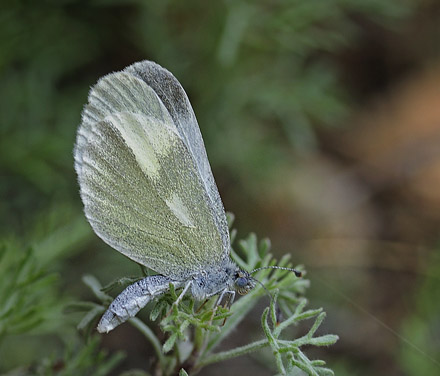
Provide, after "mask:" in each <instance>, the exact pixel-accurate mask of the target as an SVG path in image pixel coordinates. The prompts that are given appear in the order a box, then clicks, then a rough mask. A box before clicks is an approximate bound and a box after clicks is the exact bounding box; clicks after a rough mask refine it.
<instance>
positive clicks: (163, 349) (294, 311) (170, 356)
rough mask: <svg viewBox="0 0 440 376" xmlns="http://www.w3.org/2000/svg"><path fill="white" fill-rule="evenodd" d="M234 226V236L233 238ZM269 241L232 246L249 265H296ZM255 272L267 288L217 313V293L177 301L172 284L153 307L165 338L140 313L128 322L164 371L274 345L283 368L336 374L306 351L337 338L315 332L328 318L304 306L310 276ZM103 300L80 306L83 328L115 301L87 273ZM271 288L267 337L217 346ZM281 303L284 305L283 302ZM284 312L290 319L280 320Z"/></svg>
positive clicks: (196, 367)
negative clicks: (304, 325)
mask: <svg viewBox="0 0 440 376" xmlns="http://www.w3.org/2000/svg"><path fill="white" fill-rule="evenodd" d="M235 235H236V231H235V230H233V231H232V233H231V238H232V239H234V238H235ZM269 250H270V242H269V240H268V239H263V240H262V241H260V242H258V241H257V237H256V236H255V234H250V235H249V236H248V237H247V238H246V239H244V240H241V241H239V242H238V252H235V251H234V250H232V252H231V253H232V257H233V259H234V260H235V261H236V262H237V264H238V265H239V266H240V267H242V268H244V269H245V270H253V269H255V268H259V267H264V266H273V265H278V266H282V267H291V264H290V263H289V255H286V256H284V257H282V258H281V260H280V261H279V262H278V263H277V261H276V260H275V259H274V258H273V257H272V255H271V254H270V253H269ZM255 278H256V279H258V280H259V281H260V282H261V283H262V284H264V286H265V288H266V290H267V291H265V289H264V288H263V287H262V286H261V285H260V284H257V286H256V287H255V288H254V289H253V290H252V291H251V292H250V293H249V294H247V295H246V296H244V297H242V298H241V299H239V300H238V301H236V302H235V303H234V304H233V305H232V307H231V309H230V310H227V309H225V308H222V307H220V308H219V309H218V310H217V311H216V312H215V316H214V317H212V315H213V306H214V304H215V301H216V297H213V298H211V299H209V300H208V301H207V302H204V303H202V304H198V303H196V302H195V301H194V299H193V298H192V297H190V296H186V297H185V298H184V299H183V301H182V302H181V303H180V304H179V305H177V306H176V305H173V302H174V301H175V300H176V299H177V296H178V294H176V292H175V291H174V289H173V286H172V285H170V291H169V293H167V294H165V295H163V296H162V297H160V298H159V299H157V300H156V302H155V304H154V306H153V308H152V310H151V313H150V319H151V320H152V321H156V320H158V325H157V328H155V329H158V330H160V331H161V332H163V333H165V334H166V335H165V340H164V341H160V340H159V338H158V337H157V336H156V335H155V333H154V330H153V329H152V328H150V327H149V326H148V325H147V324H146V323H145V322H143V321H142V320H140V319H139V318H137V317H135V318H131V319H130V320H129V322H130V323H131V324H132V325H133V326H134V327H136V328H137V329H138V330H139V331H140V332H141V333H142V334H143V335H144V336H145V338H146V339H147V340H148V341H149V342H150V343H151V344H152V346H153V348H154V350H155V361H156V363H157V369H160V373H159V374H160V375H174V374H176V373H177V372H178V371H180V374H182V375H185V372H187V373H188V374H194V373H197V372H198V371H200V370H201V369H202V368H203V367H205V366H207V365H209V364H213V363H218V362H221V361H225V360H227V359H231V358H235V357H238V356H241V355H244V354H248V353H252V352H255V351H257V350H260V349H263V348H269V349H270V350H271V351H272V354H273V356H274V362H273V363H274V364H275V367H276V369H277V371H278V373H279V374H282V375H285V374H291V372H293V371H294V369H295V368H297V369H301V370H303V371H304V372H306V373H307V374H308V375H333V372H332V371H331V370H330V369H328V368H325V367H324V365H325V362H324V361H322V360H310V359H309V358H308V357H307V355H306V354H305V353H304V352H303V350H302V348H303V346H306V345H314V346H328V345H331V344H333V343H335V342H336V341H337V339H338V337H337V336H336V335H318V336H316V337H315V333H316V331H317V329H318V328H319V326H320V324H321V323H322V321H323V320H324V318H325V313H324V312H323V311H322V309H312V310H305V306H306V304H307V300H306V299H305V298H304V297H303V295H304V292H305V290H306V288H307V287H308V286H309V281H308V280H306V279H304V278H301V279H298V278H297V277H295V275H294V273H292V272H289V271H286V270H279V269H265V270H260V271H259V272H258V273H257V274H256V275H255ZM83 281H84V283H86V284H87V285H88V286H89V288H90V289H91V290H92V291H93V292H94V294H95V296H96V297H97V298H98V299H99V300H100V301H101V304H97V303H91V302H84V303H77V304H75V306H77V307H81V308H86V309H88V313H87V314H86V316H85V317H84V318H83V320H82V321H81V323H80V324H79V328H80V329H83V330H86V331H89V332H90V331H91V330H92V329H93V327H94V325H95V324H96V319H97V318H98V317H99V316H100V315H101V314H102V313H103V312H104V311H105V309H106V307H107V305H108V304H109V303H110V302H111V301H112V297H110V296H109V295H108V294H107V293H106V292H105V291H106V290H107V289H105V288H104V289H103V288H102V286H101V284H100V283H99V281H98V280H97V279H96V278H95V277H93V276H85V277H84V278H83ZM267 292H269V293H270V294H271V296H272V297H271V301H270V305H269V307H267V308H265V309H264V311H263V314H262V316H261V325H262V329H263V330H262V332H261V337H263V338H262V339H259V340H256V341H251V342H250V343H248V344H246V345H244V346H239V347H236V348H233V349H230V350H226V351H218V352H216V351H215V350H216V348H217V347H218V346H219V345H220V343H222V342H223V341H224V340H225V339H226V338H227V337H228V336H229V335H231V332H232V331H233V330H234V329H235V328H236V327H237V326H238V324H239V323H240V322H241V321H242V320H244V319H245V318H246V317H247V316H248V315H249V314H250V311H251V310H252V309H253V308H254V307H255V306H256V304H257V303H258V301H259V300H260V299H261V298H263V297H265V295H266V293H267ZM278 307H279V308H278ZM280 313H282V314H283V316H285V317H286V318H287V319H286V320H284V321H282V322H279V316H280ZM307 319H311V320H314V322H313V324H312V325H311V327H310V329H309V331H308V332H307V333H306V334H305V335H302V336H300V337H299V338H296V339H293V340H292V339H285V338H288V337H289V336H290V337H291V336H292V332H291V331H290V329H291V327H295V326H297V325H298V324H299V323H300V322H301V321H303V320H307Z"/></svg>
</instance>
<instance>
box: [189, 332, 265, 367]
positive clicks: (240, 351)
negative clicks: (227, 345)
mask: <svg viewBox="0 0 440 376" xmlns="http://www.w3.org/2000/svg"><path fill="white" fill-rule="evenodd" d="M268 345H269V342H268V341H267V339H262V340H260V341H256V342H253V343H250V344H248V345H245V346H240V347H236V348H235V349H232V350H227V351H222V352H219V353H217V354H213V355H210V356H207V357H206V358H205V359H202V360H201V361H200V362H199V363H197V366H196V367H197V368H202V367H205V366H207V365H208V364H212V363H217V362H221V361H223V360H227V359H231V358H236V357H237V356H241V355H244V354H247V353H250V352H253V351H256V350H259V349H262V348H264V347H267V346H268Z"/></svg>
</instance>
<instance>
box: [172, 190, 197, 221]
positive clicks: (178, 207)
mask: <svg viewBox="0 0 440 376" xmlns="http://www.w3.org/2000/svg"><path fill="white" fill-rule="evenodd" d="M165 202H166V204H167V205H168V207H169V208H170V209H171V211H172V212H173V213H174V215H175V216H176V217H177V218H178V219H179V221H180V222H181V223H182V224H183V225H184V226H186V227H193V228H195V226H194V223H193V222H192V220H191V216H190V213H189V210H188V208H187V207H186V206H185V205H184V203H183V202H182V199H181V198H180V197H179V196H178V195H177V194H176V193H174V194H173V195H172V196H171V198H170V199H166V200H165Z"/></svg>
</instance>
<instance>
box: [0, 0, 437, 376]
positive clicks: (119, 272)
mask: <svg viewBox="0 0 440 376" xmlns="http://www.w3.org/2000/svg"><path fill="white" fill-rule="evenodd" d="M439 19H440V4H439V3H438V2H437V1H435V0H425V1H410V0H407V1H402V0H381V1H380V0H365V1H359V0H332V1H329V0H309V1H305V0H302V1H300V0H291V1H276V0H275V1H270V0H260V1H258V0H257V1H242V0H235V1H234V0H223V1H217V2H214V1H213V2H208V1H201V0H189V1H177V0H169V1H141V0H138V1H136V0H132V1H129V0H126V1H123V0H119V1H116V0H115V1H105V0H95V1H85V0H84V1H75V0H58V1H55V0H53V1H49V0H46V1H44V0H42V1H24V0H23V1H18V0H17V1H4V2H2V3H1V5H0V79H1V81H0V82H1V85H0V99H1V100H0V119H1V120H0V168H1V184H0V189H1V203H0V213H1V216H0V221H1V222H0V234H1V238H2V241H1V248H0V252H1V254H0V284H1V287H0V302H1V303H0V305H1V304H3V306H0V373H1V372H3V373H5V372H6V371H10V370H14V372H15V373H13V374H28V373H26V372H29V374H32V373H37V372H43V374H44V372H45V371H41V370H42V369H45V368H44V367H45V366H46V367H49V368H50V369H51V371H52V372H54V374H57V373H56V372H57V370H58V369H59V370H63V368H65V367H66V365H65V364H63V363H62V361H59V359H63V356H64V355H65V354H66V353H67V354H70V353H75V354H77V353H78V351H80V350H78V349H80V348H81V339H80V336H79V335H78V334H77V332H76V329H75V325H76V324H77V323H78V320H79V319H80V317H81V316H75V315H74V314H67V313H66V312H65V310H63V307H64V304H65V303H66V302H68V301H75V300H80V299H83V300H86V299H92V297H91V296H90V293H89V292H88V291H87V289H86V288H85V287H84V286H83V285H82V283H81V276H82V275H83V274H84V273H93V274H95V275H97V276H98V277H99V278H100V279H101V280H102V281H104V282H105V283H107V282H110V281H111V280H113V279H114V278H115V277H123V276H126V275H130V274H136V273H137V271H138V269H137V267H136V265H133V263H132V262H130V261H128V260H127V259H126V258H124V257H123V256H122V255H119V254H118V253H117V252H116V251H114V250H111V249H110V248H109V247H107V246H106V245H105V244H103V242H102V241H100V240H99V239H98V238H97V237H96V236H95V235H94V234H93V233H92V231H91V230H90V228H89V226H88V224H87V223H86V220H85V218H84V216H83V214H82V204H81V202H80V198H79V194H78V186H77V183H76V177H75V174H74V171H73V157H72V148H73V144H74V140H75V132H76V128H77V125H78V124H79V121H80V113H81V109H82V106H83V105H84V103H85V102H86V98H87V93H88V90H89V87H90V86H91V85H93V84H94V83H95V82H96V81H97V79H98V78H99V77H101V76H102V75H104V74H107V73H109V72H112V71H116V70H120V69H122V68H124V67H125V66H127V65H129V64H131V63H133V62H135V61H139V60H143V59H149V60H153V61H156V62H157V63H159V64H161V65H162V66H164V67H166V68H167V69H168V70H170V71H171V72H173V74H174V75H175V76H176V77H177V78H178V79H179V81H180V82H181V83H182V85H183V87H184V88H185V90H186V91H187V93H188V96H189V98H190V100H191V103H192V105H193V107H194V111H195V113H196V115H197V118H198V121H199V124H200V128H201V131H202V134H203V136H204V140H205V145H206V149H207V152H208V155H209V159H210V162H211V165H212V168H213V172H214V176H215V178H216V181H217V185H218V187H219V190H220V194H221V196H222V198H223V201H224V204H225V208H226V210H228V211H232V212H234V213H235V215H236V218H237V219H236V223H235V225H236V227H237V228H238V230H239V235H241V236H244V235H246V234H247V233H248V232H249V231H255V232H256V233H257V234H258V235H259V236H268V237H270V238H271V240H272V244H273V248H274V253H277V254H279V255H282V254H283V253H285V252H290V253H292V258H293V260H294V262H295V263H303V264H305V266H306V269H307V270H308V278H310V280H311V282H312V288H311V291H310V294H309V298H310V301H311V306H313V307H319V306H323V307H324V309H325V310H326V311H327V312H328V318H327V320H326V323H325V326H326V328H325V330H327V331H328V332H329V333H335V334H338V335H339V336H340V337H341V339H340V341H339V342H338V343H337V344H336V345H335V346H332V347H331V348H328V349H320V350H319V351H320V352H319V353H318V352H317V350H315V349H313V350H311V351H313V352H316V357H319V358H321V359H325V360H327V361H328V365H329V366H330V368H333V369H334V370H335V372H336V374H338V375H373V374H374V375H435V374H439V373H440V365H439V363H438V362H439V359H440V280H439V278H440V253H439V248H440V242H439V240H440V230H439V228H440V226H439V223H440V189H439V188H440V89H439V88H440V60H439V55H440V44H439V41H440V26H439V25H440V23H439ZM259 317H260V312H256V313H255V317H250V318H249V321H250V323H252V322H255V323H256V325H257V326H258V321H259ZM245 329H246V328H242V329H241V330H245ZM239 330H240V329H239ZM237 333H238V332H237ZM240 335H241V334H240ZM96 346H98V344H96ZM100 346H101V348H103V349H104V350H107V351H109V352H110V353H113V352H115V351H117V350H124V351H125V352H126V357H125V359H124V360H123V361H122V363H120V365H119V368H117V369H116V370H115V371H114V374H115V375H116V374H119V373H120V372H121V371H123V370H127V369H130V368H134V367H138V368H141V369H148V364H149V363H148V360H146V359H147V358H148V357H147V355H146V354H147V351H148V347H147V345H146V344H145V343H144V340H143V338H142V337H141V336H140V335H139V334H137V333H136V332H135V331H134V330H133V329H132V328H130V327H129V326H128V325H126V326H124V327H121V328H120V329H118V332H115V333H111V334H109V335H108V336H106V337H105V338H104V341H103V343H102V344H101V345H100ZM75 351H76V352H75ZM63 354H64V355H63ZM80 355H81V354H80ZM80 355H78V359H85V358H87V356H86V355H84V354H83V355H84V356H83V358H81V356H80ZM84 357H85V358H84ZM70 359H73V360H71V362H72V364H75V363H74V357H72V356H71V357H70ZM75 359H76V358H75ZM100 359H101V358H99V357H96V358H93V361H96V362H97V363H98V362H100V361H101V360H100ZM77 361H78V364H80V363H81V360H77ZM102 363H103V364H104V363H105V362H104V361H103V360H102ZM226 366H228V367H230V373H231V374H238V372H240V374H249V373H250V372H252V374H254V375H256V376H257V375H267V374H271V372H270V371H268V370H267V369H265V368H264V367H261V366H259V365H258V362H256V360H255V358H252V357H247V358H243V359H240V360H236V361H233V362H229V363H228V364H225V365H222V368H223V367H226ZM57 367H58V368H57ZM78 367H80V366H79V365H78ZM243 367H244V368H243ZM49 368H48V369H49ZM19 372H22V373H19ZM76 372H77V373H76V374H89V373H87V372H86V371H83V373H82V372H81V371H79V368H78V369H77V370H76ZM47 374H49V373H48V372H47ZM74 374H75V373H74ZM90 374H93V373H90ZM204 374H209V375H220V374H224V372H223V371H222V370H219V369H216V368H214V367H212V368H207V369H206V372H204Z"/></svg>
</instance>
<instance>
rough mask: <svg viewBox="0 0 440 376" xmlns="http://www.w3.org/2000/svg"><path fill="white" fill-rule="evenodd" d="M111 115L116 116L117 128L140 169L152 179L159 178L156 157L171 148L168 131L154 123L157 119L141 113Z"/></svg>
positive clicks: (159, 167) (158, 163)
mask: <svg viewBox="0 0 440 376" xmlns="http://www.w3.org/2000/svg"><path fill="white" fill-rule="evenodd" d="M113 116H115V117H117V118H118V121H117V122H116V124H117V125H118V130H119V132H120V133H121V136H122V138H123V139H124V141H125V143H126V144H127V146H128V147H129V148H130V150H131V151H132V153H133V154H134V156H135V157H136V161H137V162H138V164H139V166H140V167H141V169H142V171H143V172H144V173H145V174H146V175H147V176H149V177H150V178H151V179H153V180H158V179H160V169H161V166H160V162H159V160H158V157H160V155H161V154H167V153H169V151H170V149H171V148H172V140H171V138H170V137H169V135H168V133H167V132H164V131H163V129H162V130H161V129H160V127H158V126H157V124H154V122H156V123H157V122H158V120H155V119H151V118H149V117H145V116H143V115H141V114H133V113H127V112H126V113H124V112H123V113H119V114H115V115H113ZM163 126H165V125H162V127H163Z"/></svg>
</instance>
